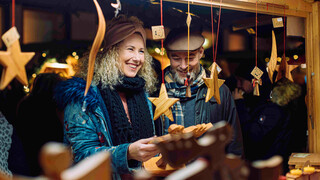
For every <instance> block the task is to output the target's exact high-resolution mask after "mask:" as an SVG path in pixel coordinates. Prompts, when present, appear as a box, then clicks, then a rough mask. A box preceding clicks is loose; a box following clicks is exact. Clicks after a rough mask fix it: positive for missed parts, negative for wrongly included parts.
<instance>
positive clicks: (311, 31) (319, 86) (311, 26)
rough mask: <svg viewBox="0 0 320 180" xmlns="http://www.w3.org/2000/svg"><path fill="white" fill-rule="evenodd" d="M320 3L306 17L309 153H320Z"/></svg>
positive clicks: (315, 4)
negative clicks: (319, 140) (318, 141)
mask: <svg viewBox="0 0 320 180" xmlns="http://www.w3.org/2000/svg"><path fill="white" fill-rule="evenodd" d="M319 18H320V3H319V2H315V3H313V5H312V13H310V14H309V15H308V17H307V23H306V24H307V25H306V29H307V37H306V53H307V67H308V68H307V80H308V82H307V83H308V84H307V87H308V129H309V151H310V152H314V153H320V143H317V140H318V139H319V138H320V132H319V129H320V52H319V51H320V20H319Z"/></svg>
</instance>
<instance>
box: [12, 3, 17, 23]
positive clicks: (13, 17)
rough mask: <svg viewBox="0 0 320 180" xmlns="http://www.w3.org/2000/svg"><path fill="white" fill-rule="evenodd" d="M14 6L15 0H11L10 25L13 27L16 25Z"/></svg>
mask: <svg viewBox="0 0 320 180" xmlns="http://www.w3.org/2000/svg"><path fill="white" fill-rule="evenodd" d="M15 6H16V1H15V0H12V24H11V25H12V27H14V26H15V25H16V17H15V15H16V12H15V9H16V8H15Z"/></svg>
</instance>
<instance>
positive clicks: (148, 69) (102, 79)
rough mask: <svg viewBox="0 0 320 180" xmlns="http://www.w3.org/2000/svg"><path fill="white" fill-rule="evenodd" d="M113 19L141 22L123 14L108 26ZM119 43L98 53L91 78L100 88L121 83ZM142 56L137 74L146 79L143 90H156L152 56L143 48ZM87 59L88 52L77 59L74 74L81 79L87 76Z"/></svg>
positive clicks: (111, 87) (150, 91)
mask: <svg viewBox="0 0 320 180" xmlns="http://www.w3.org/2000/svg"><path fill="white" fill-rule="evenodd" d="M115 21H118V22H119V21H121V22H123V21H129V22H134V23H140V24H141V23H142V22H141V21H139V19H137V18H136V17H130V18H126V17H125V16H120V17H117V19H115V20H114V19H113V20H112V21H111V23H110V24H109V26H112V25H114V23H115ZM107 28H108V27H107ZM120 43H121V42H119V43H117V44H116V45H113V46H111V47H110V48H108V49H104V51H102V52H99V53H98V55H97V58H96V61H95V66H94V75H93V80H92V82H93V84H95V85H98V84H99V83H101V85H102V88H105V87H107V86H108V87H109V88H110V89H114V86H115V85H117V84H119V83H122V78H121V77H123V76H124V73H123V72H122V70H121V68H120V67H121V66H120V63H119V44H120ZM144 57H145V61H144V63H143V65H142V67H141V69H140V70H139V71H138V73H137V76H139V77H141V78H143V79H144V80H145V81H146V84H145V90H146V91H147V92H149V93H152V92H154V91H155V90H156V87H155V84H156V82H157V78H156V73H155V71H154V70H153V68H152V57H151V55H150V54H149V53H148V52H147V50H145V53H144ZM88 61H89V55H88V54H87V55H85V56H84V57H83V58H81V59H80V60H79V63H78V67H77V68H76V75H75V76H77V77H81V78H83V79H85V78H86V77H87V71H88Z"/></svg>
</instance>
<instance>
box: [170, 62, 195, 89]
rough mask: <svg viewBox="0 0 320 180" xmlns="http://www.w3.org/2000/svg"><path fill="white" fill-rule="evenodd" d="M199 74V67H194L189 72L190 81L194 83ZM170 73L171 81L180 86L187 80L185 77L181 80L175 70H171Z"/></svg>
mask: <svg viewBox="0 0 320 180" xmlns="http://www.w3.org/2000/svg"><path fill="white" fill-rule="evenodd" d="M199 72H200V65H199V66H198V67H195V68H194V69H193V70H192V71H191V72H190V81H194V80H195V79H196V78H197V76H198V74H199ZM171 73H172V75H173V80H174V81H175V82H176V83H178V84H180V85H184V81H185V79H187V78H186V77H185V78H182V77H180V76H179V73H178V72H177V71H176V70H175V69H172V68H171Z"/></svg>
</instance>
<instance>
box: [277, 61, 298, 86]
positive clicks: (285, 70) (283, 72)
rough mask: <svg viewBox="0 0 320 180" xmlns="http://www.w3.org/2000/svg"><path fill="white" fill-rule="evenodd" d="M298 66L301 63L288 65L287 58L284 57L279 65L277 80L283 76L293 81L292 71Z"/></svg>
mask: <svg viewBox="0 0 320 180" xmlns="http://www.w3.org/2000/svg"><path fill="white" fill-rule="evenodd" d="M298 66H299V65H288V62H287V60H286V58H282V60H281V64H280V65H277V71H278V74H277V78H276V82H277V81H279V80H280V79H282V78H283V77H286V78H287V79H289V80H290V81H292V82H293V79H292V75H291V71H292V70H294V69H295V68H297V67H298Z"/></svg>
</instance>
